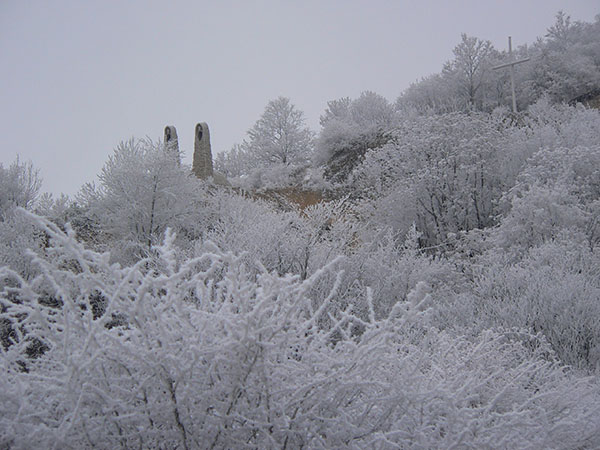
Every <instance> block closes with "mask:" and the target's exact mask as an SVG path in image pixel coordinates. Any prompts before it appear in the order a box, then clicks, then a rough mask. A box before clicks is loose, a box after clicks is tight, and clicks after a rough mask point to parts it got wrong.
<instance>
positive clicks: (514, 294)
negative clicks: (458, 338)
mask: <svg viewBox="0 0 600 450" xmlns="http://www.w3.org/2000/svg"><path fill="white" fill-rule="evenodd" d="M480 262H481V263H483V264H482V266H481V267H482V269H481V271H480V273H479V274H478V275H477V277H476V279H475V300H474V309H475V310H476V315H477V317H475V318H474V319H475V320H476V321H477V322H479V324H480V326H481V327H484V328H488V327H494V326H504V327H524V328H529V329H531V330H533V331H534V332H536V333H537V332H539V333H542V334H543V335H544V336H545V337H546V339H547V340H548V342H549V343H550V345H551V346H552V348H553V349H554V350H555V352H556V354H557V356H558V357H559V358H560V359H561V360H562V361H563V362H564V363H566V364H569V365H572V366H574V367H578V368H582V369H587V370H594V369H596V370H597V369H598V368H600V260H599V259H598V256H597V254H596V253H595V252H592V251H590V250H589V249H587V248H586V246H585V245H581V244H578V243H576V242H574V241H572V240H563V241H560V242H553V243H547V244H544V245H542V246H539V247H536V248H534V249H531V250H529V251H528V252H527V253H526V254H525V255H523V256H522V257H521V258H520V260H518V261H516V262H514V261H513V262H511V259H509V257H508V256H503V255H499V254H496V255H494V254H490V255H486V257H485V258H483V259H482V260H481V261H480ZM463 301H465V302H468V301H469V300H466V299H463Z"/></svg>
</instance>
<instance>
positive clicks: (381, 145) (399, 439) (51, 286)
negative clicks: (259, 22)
mask: <svg viewBox="0 0 600 450" xmlns="http://www.w3.org/2000/svg"><path fill="white" fill-rule="evenodd" d="M517 53H518V55H519V56H524V55H525V54H527V55H528V56H530V57H531V62H530V63H529V64H524V65H521V66H519V68H518V69H517V86H518V104H519V107H520V109H521V112H519V113H517V114H513V113H511V112H509V111H508V109H507V108H506V105H507V104H509V99H508V97H507V95H508V93H509V92H510V90H509V88H508V85H507V79H506V74H503V73H501V72H493V71H491V70H490V68H491V67H492V66H493V65H495V64H496V63H498V62H501V61H503V60H504V59H505V58H506V55H505V54H502V53H500V52H498V51H497V50H495V49H493V47H492V46H491V44H489V43H487V42H485V41H482V40H480V39H477V38H471V37H468V36H463V37H462V39H461V42H460V43H459V44H458V46H457V47H456V50H455V60H453V61H450V62H448V63H446V64H445V65H444V69H443V71H442V73H440V74H438V75H434V76H432V77H429V78H427V79H425V80H422V81H420V82H418V83H415V84H414V85H413V86H411V87H410V88H409V89H408V90H407V91H405V92H404V93H403V94H402V95H401V96H400V97H399V98H398V99H397V101H396V102H395V103H393V104H392V103H390V102H389V101H388V100H386V99H385V98H383V97H381V96H379V95H377V94H375V93H373V92H365V93H363V94H362V95H361V96H360V97H359V98H357V99H350V98H343V99H338V100H333V101H331V102H329V103H328V108H327V110H326V111H325V112H324V113H323V115H322V117H321V130H320V132H319V133H318V134H315V133H313V132H311V131H310V130H309V129H308V128H307V127H306V125H305V123H304V118H303V114H302V112H301V111H298V110H297V109H296V108H295V106H294V105H293V104H292V103H291V101H290V100H289V99H285V98H279V99H276V100H273V101H271V102H269V103H268V105H267V107H266V109H265V113H264V115H263V116H262V117H261V118H259V120H258V121H257V123H256V125H255V126H254V127H253V128H252V129H251V130H250V131H249V133H248V139H247V141H245V142H243V143H241V144H240V145H239V146H236V147H235V148H234V149H233V150H232V151H231V152H230V153H228V154H223V155H219V157H218V159H217V161H216V163H217V168H218V169H219V170H220V171H221V172H222V173H224V174H225V175H227V176H228V177H229V180H230V182H231V183H232V184H233V185H234V188H228V187H217V186H215V185H213V184H211V183H210V182H205V181H200V180H198V179H197V178H195V177H194V176H193V175H192V174H191V171H190V168H189V167H185V166H184V165H181V164H179V162H178V161H177V160H176V159H174V158H173V156H172V154H170V153H169V152H165V149H164V145H163V143H162V142H151V141H149V140H140V141H137V140H131V141H128V142H124V143H123V144H122V145H120V146H119V147H118V148H117V149H115V151H114V154H113V155H112V156H111V157H110V158H109V160H108V161H107V162H106V164H105V166H104V167H103V169H102V171H101V173H100V174H99V176H98V184H97V185H96V184H94V183H90V184H87V185H85V186H83V187H82V189H81V190H80V192H79V194H78V195H77V196H76V198H74V199H70V198H67V197H62V198H59V199H54V198H52V197H51V196H49V195H47V194H44V195H40V189H41V183H40V179H39V175H38V174H37V172H36V170H35V168H34V166H33V165H32V164H30V163H23V162H21V161H19V160H17V161H16V162H14V163H13V164H12V165H11V166H9V167H8V168H4V167H2V166H0V185H1V189H0V236H2V239H1V240H0V265H1V266H2V267H1V268H0V294H1V295H0V302H1V304H2V309H1V315H0V350H1V353H0V355H1V357H0V363H1V367H2V377H0V405H2V407H0V447H3V448H4V447H7V448H15V449H17V448H51V447H55V448H56V447H58V448H92V447H99V448H118V447H122V448H130V447H140V448H159V447H160V448H186V449H191V448H245V447H250V448H347V447H350V448H398V447H400V448H451V447H454V448H456V447H460V448H462V447H469V448H581V449H585V448H589V449H592V448H595V447H596V446H597V443H598V442H600V386H599V385H598V381H597V380H598V374H599V371H600V257H599V244H600V143H599V139H598V138H599V137H600V112H599V111H598V110H597V109H593V108H589V107H587V106H586V105H583V104H569V103H568V101H569V100H571V99H573V98H575V97H580V96H582V95H583V96H584V97H585V95H584V94H587V93H593V92H596V90H597V89H598V88H600V79H599V77H600V58H599V55H600V16H599V17H597V18H596V21H595V22H594V23H591V24H590V23H572V22H570V20H569V19H568V17H567V16H565V15H564V14H559V15H558V16H557V20H556V23H555V24H554V25H552V26H551V27H550V28H549V30H548V34H547V36H545V37H544V38H541V39H539V40H538V41H537V42H536V43H534V45H533V46H530V47H528V48H527V49H526V48H525V47H523V48H519V49H518V51H517ZM469 55H470V56H469ZM466 61H477V64H476V67H475V66H473V67H471V68H469V67H468V65H466ZM304 191H310V194H308V195H307V199H306V200H307V201H306V202H305V203H306V204H309V203H312V200H311V202H308V199H309V197H310V199H314V198H317V199H318V198H324V199H325V200H324V201H322V202H320V203H317V204H315V205H312V206H306V207H305V208H303V209H301V208H281V207H280V204H279V203H277V202H273V201H270V200H269V199H270V198H273V193H278V194H280V195H281V196H283V197H285V196H286V195H288V196H290V197H292V196H299V195H300V196H301V195H302V192H304ZM315 192H318V195H317V194H315ZM290 193H293V195H292V194H290ZM296 200H297V198H296ZM298 203H303V202H302V199H300V200H298Z"/></svg>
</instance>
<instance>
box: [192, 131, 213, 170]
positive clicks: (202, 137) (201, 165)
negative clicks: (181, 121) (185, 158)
mask: <svg viewBox="0 0 600 450" xmlns="http://www.w3.org/2000/svg"><path fill="white" fill-rule="evenodd" d="M192 171H193V172H194V174H196V176H197V177H198V178H200V179H201V180H206V179H207V178H210V177H212V176H213V162H212V152H211V150H210V132H209V130H208V125H207V124H206V122H201V123H199V124H197V125H196V130H195V133H194V162H193V164H192Z"/></svg>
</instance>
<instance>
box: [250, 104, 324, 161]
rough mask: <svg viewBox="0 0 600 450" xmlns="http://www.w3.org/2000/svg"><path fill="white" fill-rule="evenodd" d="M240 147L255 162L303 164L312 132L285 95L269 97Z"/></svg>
mask: <svg viewBox="0 0 600 450" xmlns="http://www.w3.org/2000/svg"><path fill="white" fill-rule="evenodd" d="M242 148H243V149H244V151H245V152H247V153H248V154H249V155H251V156H252V158H254V159H255V160H256V161H257V163H258V164H261V165H262V166H268V165H271V164H277V163H282V164H304V163H306V162H307V161H308V160H309V159H310V157H311V154H312V151H313V133H312V131H310V129H309V128H307V127H306V125H305V118H304V113H303V112H302V111H300V110H298V109H297V108H296V107H295V106H294V105H293V104H292V103H291V102H290V99H289V98H285V97H278V98H276V99H275V100H271V101H270V102H269V103H268V104H267V106H266V107H265V110H264V112H263V114H262V116H261V117H260V119H258V120H257V121H256V123H255V124H254V126H253V127H252V128H251V129H250V130H248V140H247V141H244V143H243V144H242Z"/></svg>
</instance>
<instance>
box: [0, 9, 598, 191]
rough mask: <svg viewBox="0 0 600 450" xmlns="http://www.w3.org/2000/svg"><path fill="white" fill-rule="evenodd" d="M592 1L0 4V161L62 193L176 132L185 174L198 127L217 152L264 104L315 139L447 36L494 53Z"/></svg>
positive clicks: (446, 44) (395, 84)
mask: <svg viewBox="0 0 600 450" xmlns="http://www.w3.org/2000/svg"><path fill="white" fill-rule="evenodd" d="M559 9H563V10H564V11H565V12H566V13H567V14H569V15H571V17H572V19H575V20H584V21H588V22H589V21H592V20H593V19H594V16H595V15H596V14H598V13H600V7H599V5H598V2H597V0H571V1H566V0H562V1H555V0H531V1H528V0H520V1H514V0H503V1H488V0H463V1H450V0H446V1H442V0H438V1H433V0H430V1H427V0H422V1H400V0H398V1H375V0H371V1H352V0H345V1H342V0H339V1H333V0H332V1H327V0H321V1H283V0H281V1H213V2H202V1H169V2H152V1H141V0H140V1H123V0H120V1H109V0H103V1H83V0H81V1H60V0H57V1H52V2H49V1H10V0H9V1H7V0H2V1H0V67H1V68H2V72H1V73H2V75H1V79H2V82H1V83H0V133H1V135H2V136H3V143H2V147H1V149H0V162H2V163H3V164H5V165H6V164H9V163H10V162H12V161H13V160H14V159H15V156H16V155H17V154H19V155H20V156H21V158H22V160H32V161H33V163H34V165H35V166H36V167H38V168H40V169H41V173H42V177H43V178H44V187H43V189H44V190H47V191H49V192H53V193H55V194H56V193H60V192H65V193H68V194H74V193H75V192H76V191H77V190H78V189H79V187H80V186H81V185H82V184H83V183H84V182H86V181H93V180H95V177H96V174H97V173H98V172H99V171H100V168H101V167H102V165H103V164H104V162H105V161H106V159H107V157H108V155H109V154H111V153H112V151H113V148H114V147H115V146H116V145H117V144H118V143H119V141H121V140H124V139H127V138H129V137H131V136H135V137H145V136H149V137H151V138H154V139H157V138H159V137H161V136H162V130H163V128H164V126H165V125H167V124H170V125H175V126H176V127H177V132H178V135H179V142H180V147H181V148H182V150H184V151H186V157H185V162H187V163H191V153H192V146H193V142H192V139H193V129H194V126H195V124H196V123H197V122H201V121H205V122H208V124H209V126H210V129H211V139H212V145H213V153H214V152H219V151H225V150H229V149H230V148H231V146H232V145H233V144H234V143H237V142H240V141H241V140H242V139H243V138H244V135H245V132H246V130H248V128H250V127H251V126H252V125H253V123H254V122H255V121H256V120H257V119H258V118H259V116H260V115H261V113H262V111H263V109H264V107H265V105H266V104H267V102H268V101H269V100H271V99H273V98H275V97H277V96H279V95H283V96H286V97H290V98H291V100H292V102H293V103H294V104H295V105H296V106H297V107H298V108H300V109H301V110H303V111H304V112H305V113H306V116H307V119H308V124H309V125H310V126H311V127H312V128H313V129H314V130H315V131H318V121H319V115H320V114H321V113H322V112H323V111H324V109H325V107H326V103H327V101H328V100H332V99H337V98H340V97H344V96H349V97H353V98H354V97H357V96H358V95H359V94H360V93H361V92H362V91H364V90H372V91H375V92H377V93H379V94H381V95H383V96H385V97H387V98H388V99H389V100H390V101H394V100H395V99H396V97H397V96H398V95H399V94H400V93H401V92H402V91H403V90H404V89H405V88H406V87H408V86H409V84H410V83H411V82H413V81H415V80H417V79H419V78H421V77H423V76H426V75H429V74H431V73H434V72H439V71H440V70H441V67H442V64H443V63H444V61H446V60H448V59H450V58H451V57H452V49H453V48H454V46H455V45H456V44H457V43H458V42H459V40H460V33H462V32H465V33H467V34H469V35H473V36H477V37H479V38H482V39H489V40H491V41H492V43H493V44H494V45H495V46H496V47H497V48H500V49H503V48H505V47H506V40H507V36H508V35H509V34H511V35H512V36H513V42H514V43H515V45H520V44H523V43H532V42H533V41H534V39H535V38H536V37H537V36H543V35H544V33H545V30H546V28H547V27H549V26H550V25H551V24H552V23H553V21H554V15H555V14H556V12H557V11H558V10H559Z"/></svg>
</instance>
